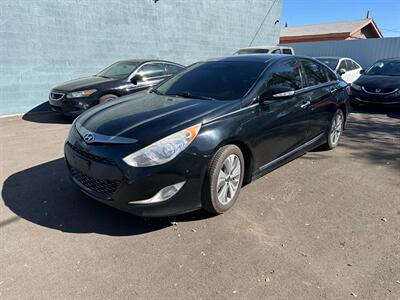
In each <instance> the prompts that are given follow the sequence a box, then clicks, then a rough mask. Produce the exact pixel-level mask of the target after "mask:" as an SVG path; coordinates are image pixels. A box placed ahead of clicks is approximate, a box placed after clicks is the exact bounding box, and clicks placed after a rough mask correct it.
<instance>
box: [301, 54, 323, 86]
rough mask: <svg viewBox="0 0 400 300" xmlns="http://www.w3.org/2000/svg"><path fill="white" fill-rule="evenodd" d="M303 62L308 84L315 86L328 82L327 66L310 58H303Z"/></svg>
mask: <svg viewBox="0 0 400 300" xmlns="http://www.w3.org/2000/svg"><path fill="white" fill-rule="evenodd" d="M301 63H302V65H303V69H304V75H305V77H306V83H307V84H306V85H307V86H315V85H319V84H322V83H325V82H328V76H327V73H326V67H324V66H322V65H320V64H318V63H315V62H313V61H310V60H303V61H302V62H301Z"/></svg>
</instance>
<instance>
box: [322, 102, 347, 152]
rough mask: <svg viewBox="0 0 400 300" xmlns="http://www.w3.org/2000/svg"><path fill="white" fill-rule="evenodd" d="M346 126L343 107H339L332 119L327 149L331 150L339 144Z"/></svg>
mask: <svg viewBox="0 0 400 300" xmlns="http://www.w3.org/2000/svg"><path fill="white" fill-rule="evenodd" d="M343 127H344V115H343V111H342V110H341V109H338V110H337V111H336V113H335V115H334V116H333V118H332V121H331V127H330V130H329V133H328V140H327V142H326V144H325V145H324V146H325V148H326V149H328V150H331V149H333V148H335V147H336V146H337V145H338V144H339V139H340V137H341V136H342V133H343Z"/></svg>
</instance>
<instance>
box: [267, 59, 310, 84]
mask: <svg viewBox="0 0 400 300" xmlns="http://www.w3.org/2000/svg"><path fill="white" fill-rule="evenodd" d="M271 74H272V75H271V77H270V78H269V80H268V81H267V84H266V89H268V88H273V87H290V88H293V89H295V90H299V89H301V88H302V87H303V85H302V81H301V69H300V66H299V64H298V62H297V61H296V60H291V61H290V62H287V63H284V64H282V65H277V66H274V67H273V68H272V70H271Z"/></svg>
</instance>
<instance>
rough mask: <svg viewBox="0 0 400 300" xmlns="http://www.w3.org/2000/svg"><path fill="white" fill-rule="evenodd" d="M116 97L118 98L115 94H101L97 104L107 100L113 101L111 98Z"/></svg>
mask: <svg viewBox="0 0 400 300" xmlns="http://www.w3.org/2000/svg"><path fill="white" fill-rule="evenodd" d="M117 98H118V96H116V95H113V94H106V95H103V96H101V97H100V98H99V104H102V103H106V102H109V101H113V100H115V99H117Z"/></svg>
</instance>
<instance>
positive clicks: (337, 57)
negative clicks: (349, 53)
mask: <svg viewBox="0 0 400 300" xmlns="http://www.w3.org/2000/svg"><path fill="white" fill-rule="evenodd" d="M315 58H316V59H342V58H347V57H339V56H316V57H315Z"/></svg>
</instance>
